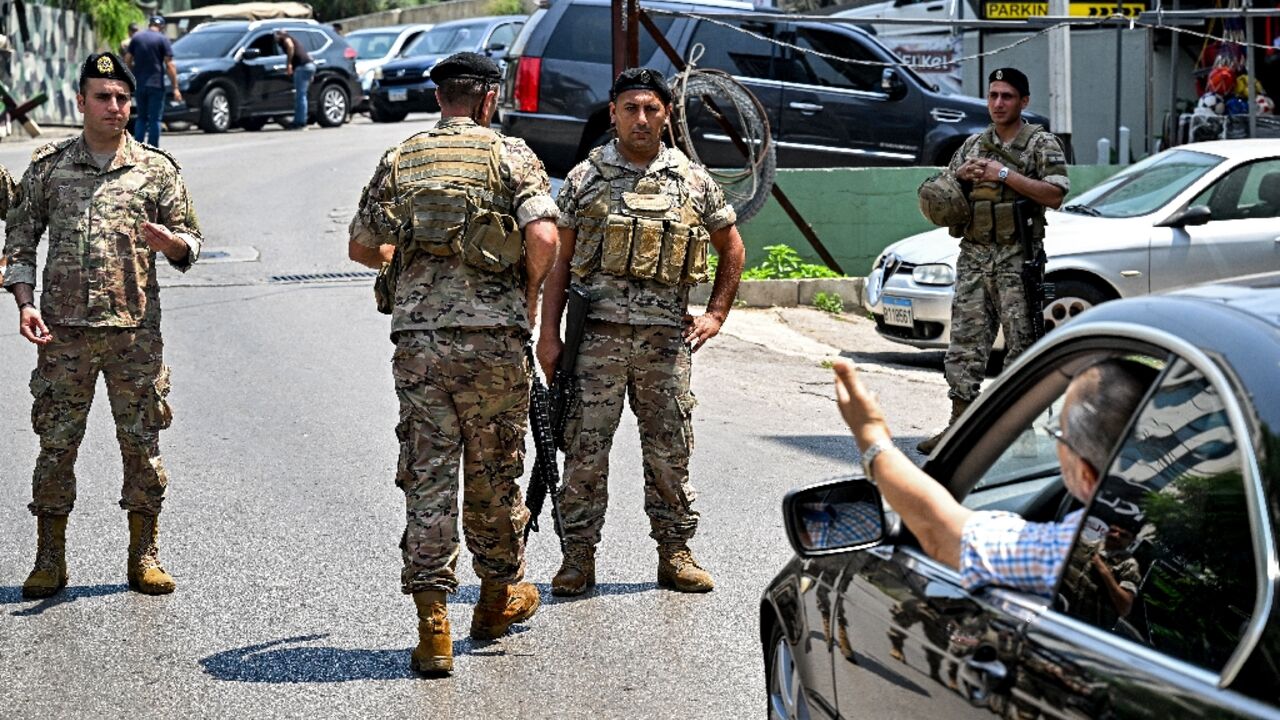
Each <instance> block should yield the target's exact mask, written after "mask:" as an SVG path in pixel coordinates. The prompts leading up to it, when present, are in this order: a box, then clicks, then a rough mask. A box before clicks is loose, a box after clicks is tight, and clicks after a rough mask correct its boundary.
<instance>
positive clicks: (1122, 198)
mask: <svg viewBox="0 0 1280 720" xmlns="http://www.w3.org/2000/svg"><path fill="white" fill-rule="evenodd" d="M1221 162H1222V158H1220V157H1218V156H1217V155H1208V154H1205V153H1201V152H1193V151H1191V150H1168V151H1165V152H1162V153H1158V154H1156V155H1152V156H1151V157H1149V158H1147V159H1146V160H1143V161H1142V162H1140V163H1138V164H1137V165H1134V166H1133V167H1131V168H1129V169H1127V170H1124V171H1123V172H1120V173H1117V174H1116V175H1114V176H1112V177H1111V178H1109V179H1107V180H1104V181H1103V182H1102V183H1101V184H1100V185H1097V186H1095V187H1093V188H1090V189H1089V190H1088V191H1086V192H1084V193H1082V194H1081V195H1080V196H1079V197H1077V198H1075V199H1073V200H1072V201H1071V202H1070V203H1068V204H1067V206H1066V207H1064V208H1062V209H1063V210H1065V211H1067V212H1077V213H1081V214H1083V215H1094V216H1097V217H1109V218H1128V217H1138V216H1140V215H1148V214H1150V213H1153V212H1155V211H1156V210H1159V209H1160V208H1162V207H1164V206H1165V204H1167V203H1168V202H1169V201H1170V200H1172V199H1173V198H1174V197H1176V196H1177V195H1178V193H1180V192H1182V191H1183V190H1186V189H1187V187H1188V186H1190V185H1191V184H1192V183H1194V182H1195V181H1196V180H1199V179H1200V178H1202V177H1204V176H1205V173H1208V172H1209V171H1210V170H1212V169H1213V168H1214V167H1216V166H1217V165H1218V164H1219V163H1221Z"/></svg>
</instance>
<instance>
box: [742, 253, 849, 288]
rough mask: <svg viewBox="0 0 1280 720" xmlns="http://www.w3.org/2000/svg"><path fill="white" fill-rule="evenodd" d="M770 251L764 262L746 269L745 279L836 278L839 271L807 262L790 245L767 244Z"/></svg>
mask: <svg viewBox="0 0 1280 720" xmlns="http://www.w3.org/2000/svg"><path fill="white" fill-rule="evenodd" d="M764 249H765V251H766V252H767V253H769V254H768V255H767V256H766V257H765V260H764V262H762V263H760V264H759V265H757V266H756V267H753V268H750V269H748V270H744V271H743V273H742V279H743V280H800V279H805V278H834V277H840V275H839V273H837V272H835V271H834V270H832V269H831V268H829V267H827V266H825V265H815V264H813V263H807V262H805V261H804V258H802V257H800V253H798V252H796V251H795V249H794V248H792V247H790V246H789V245H766V246H765V248H764Z"/></svg>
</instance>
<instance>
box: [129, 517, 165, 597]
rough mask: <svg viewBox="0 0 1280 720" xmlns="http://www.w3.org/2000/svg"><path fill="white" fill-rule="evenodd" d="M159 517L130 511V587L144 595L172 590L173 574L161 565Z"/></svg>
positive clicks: (161, 593)
mask: <svg viewBox="0 0 1280 720" xmlns="http://www.w3.org/2000/svg"><path fill="white" fill-rule="evenodd" d="M159 535H160V518H159V517H158V516H156V515H143V514H142V513H136V512H131V513H129V587H131V588H133V589H134V590H136V591H138V592H140V593H142V594H144V595H167V594H168V593H171V592H173V589H174V587H175V584H174V582H173V577H172V576H170V575H169V573H167V572H165V569H164V568H163V567H161V566H160V545H159V543H158V537H159Z"/></svg>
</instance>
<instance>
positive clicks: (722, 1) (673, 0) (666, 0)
mask: <svg viewBox="0 0 1280 720" xmlns="http://www.w3.org/2000/svg"><path fill="white" fill-rule="evenodd" d="M570 2H571V4H573V5H610V4H612V2H611V0H570ZM640 5H641V7H660V8H682V9H690V10H694V9H697V8H713V9H717V10H728V11H738V12H756V7H755V5H753V4H752V3H750V2H742V1H741V0H640Z"/></svg>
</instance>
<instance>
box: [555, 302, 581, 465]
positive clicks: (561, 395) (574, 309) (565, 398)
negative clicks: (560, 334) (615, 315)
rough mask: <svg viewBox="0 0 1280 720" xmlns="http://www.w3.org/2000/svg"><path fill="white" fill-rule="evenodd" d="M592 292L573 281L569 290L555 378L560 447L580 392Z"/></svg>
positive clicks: (557, 438) (556, 431) (557, 440)
mask: <svg viewBox="0 0 1280 720" xmlns="http://www.w3.org/2000/svg"><path fill="white" fill-rule="evenodd" d="M590 305H591V296H590V295H589V294H588V293H587V291H586V290H584V289H582V288H580V287H577V286H574V285H570V286H569V287H568V288H567V289H566V290H565V320H564V349H563V350H561V351H560V361H559V362H558V363H556V371H555V375H554V376H553V377H552V378H551V427H552V428H554V430H555V437H556V447H558V448H560V449H561V450H567V449H568V448H566V447H565V437H564V426H565V423H566V422H567V421H568V419H569V408H571V407H572V406H573V401H574V399H575V398H576V397H577V396H578V347H579V346H580V345H582V332H583V330H584V329H585V328H586V326H587V310H588V308H589V307H590Z"/></svg>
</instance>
